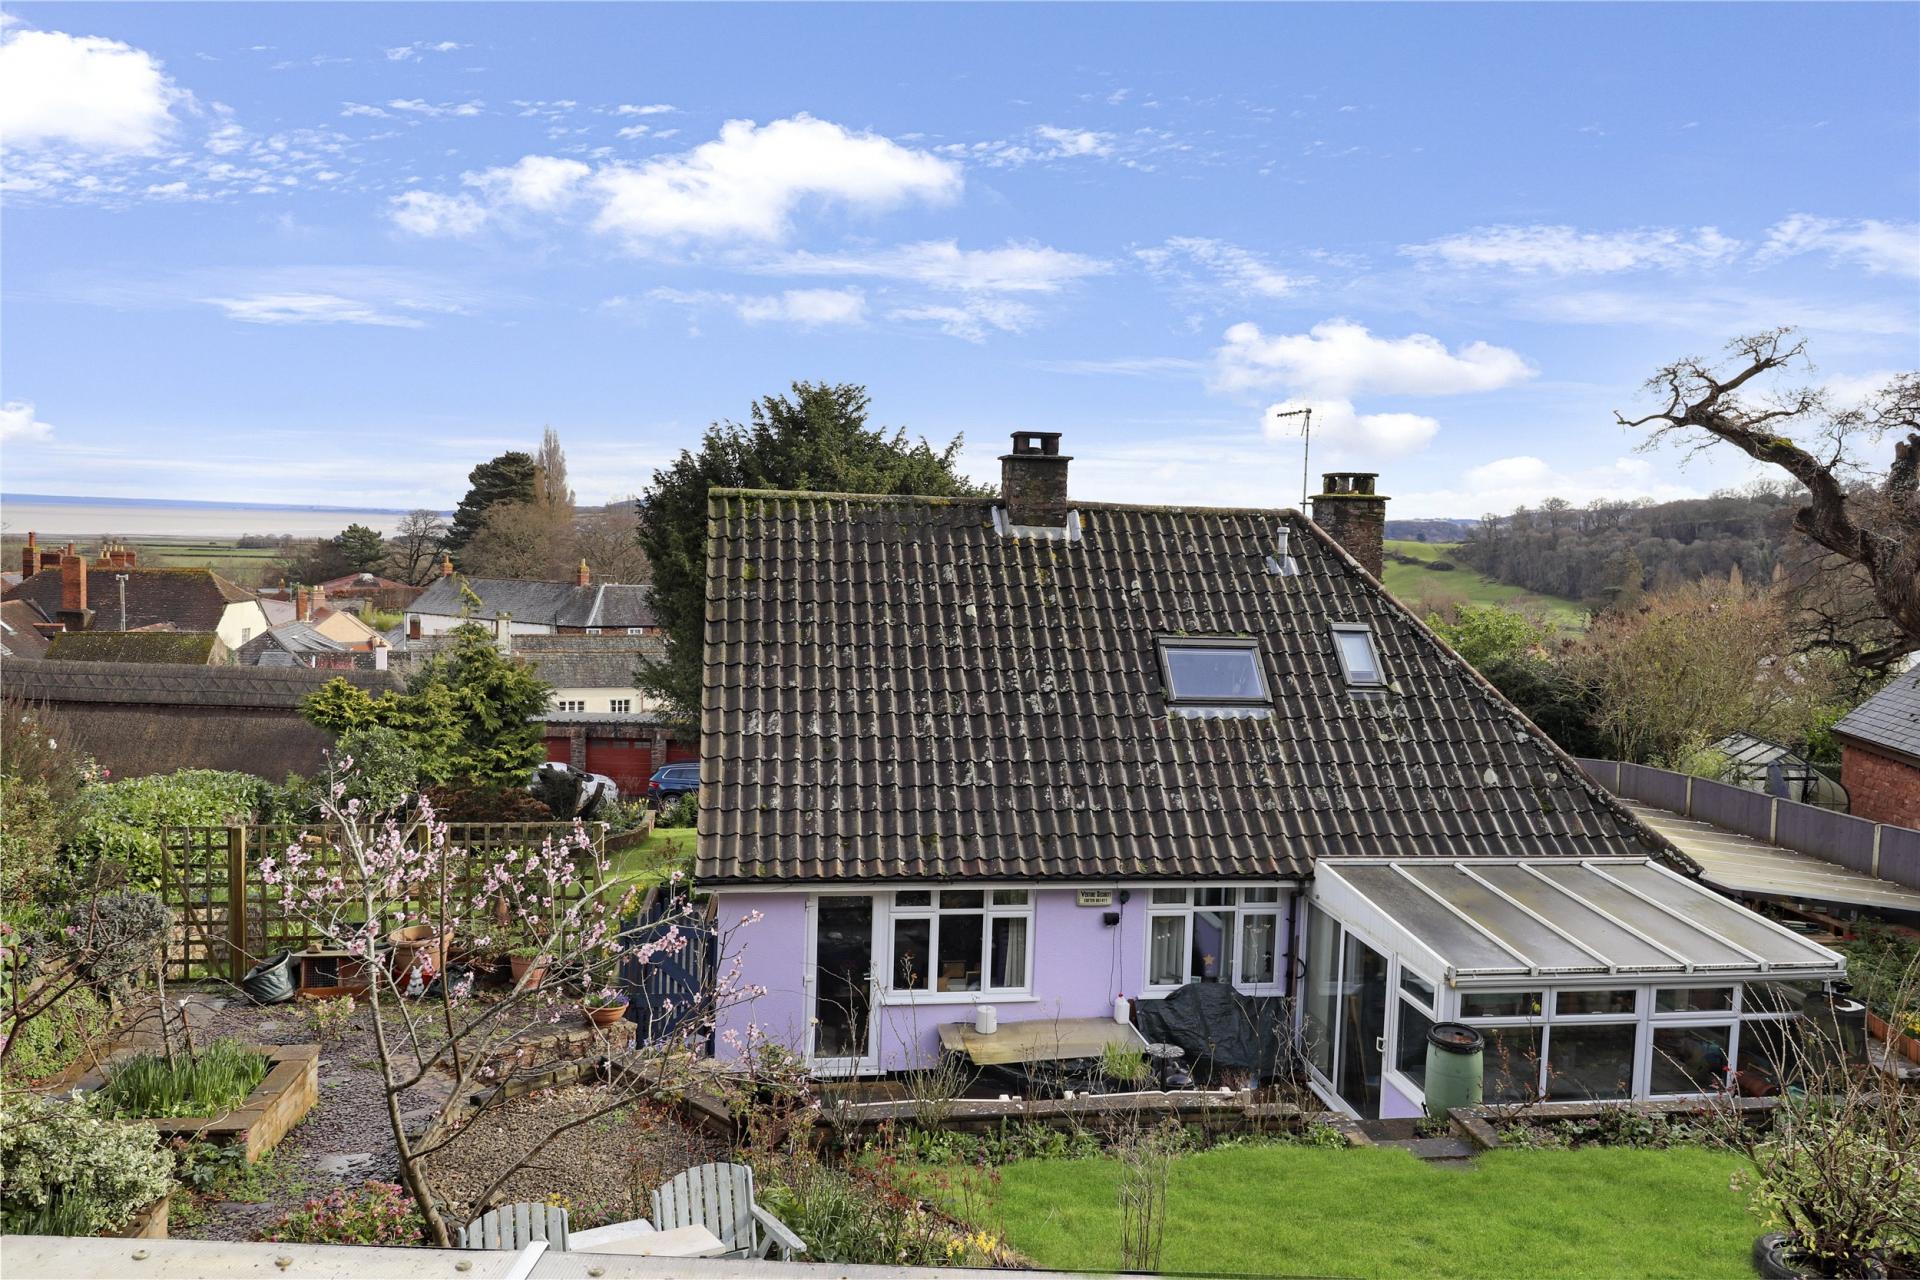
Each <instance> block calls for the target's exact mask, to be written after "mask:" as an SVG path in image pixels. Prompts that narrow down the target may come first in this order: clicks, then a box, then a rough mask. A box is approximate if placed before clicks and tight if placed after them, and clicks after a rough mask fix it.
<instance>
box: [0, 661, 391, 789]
mask: <svg viewBox="0 0 1920 1280" xmlns="http://www.w3.org/2000/svg"><path fill="white" fill-rule="evenodd" d="M330 679H344V680H348V681H351V682H352V683H354V684H357V685H360V686H361V687H362V688H365V689H367V690H368V691H369V692H372V693H375V694H379V693H383V692H386V691H388V690H390V689H394V688H397V687H398V685H397V683H396V682H395V681H393V680H392V678H391V677H389V676H388V674H387V673H386V672H384V671H304V670H299V669H290V670H273V669H270V668H264V667H193V666H182V665H166V664H149V663H131V662H52V661H48V660H46V659H21V660H18V661H13V662H9V663H7V666H6V673H5V680H6V688H7V692H8V693H9V694H10V695H13V696H15V697H18V698H22V699H25V700H27V701H29V702H37V703H47V704H49V705H51V706H55V707H58V708H59V709H60V711H61V712H62V713H63V714H64V715H65V717H66V719H67V720H68V721H69V722H70V723H72V725H73V727H74V730H75V732H77V733H78V734H79V735H80V739H81V741H82V742H83V743H84V744H85V747H86V751H87V753H88V754H89V755H91V756H92V757H93V758H94V759H95V760H96V761H98V762H99V764H100V765H101V767H103V768H105V769H107V770H109V771H110V772H111V773H112V774H113V776H114V777H130V776H138V775H142V774H150V773H172V772H173V771H174V770H176V769H234V770H238V771H240V772H242V773H251V774H253V775H255V776H257V777H261V778H266V779H268V780H270V781H273V782H279V781H281V780H283V779H284V778H285V777H286V776H287V774H289V773H299V774H303V775H311V774H314V773H318V772H320V770H322V769H323V768H325V766H326V751H327V749H328V748H329V747H331V746H332V745H333V735H332V734H330V733H328V732H326V731H325V730H323V729H319V728H316V727H315V726H313V725H312V724H309V723H308V722H307V721H306V720H305V719H304V718H303V717H302V716H301V714H300V702H301V700H302V699H303V698H305V697H306V696H307V695H308V694H310V693H312V692H314V690H316V689H318V688H320V686H321V685H323V684H325V683H326V682H327V681H328V680H330Z"/></svg>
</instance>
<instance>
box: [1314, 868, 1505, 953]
mask: <svg viewBox="0 0 1920 1280" xmlns="http://www.w3.org/2000/svg"><path fill="white" fill-rule="evenodd" d="M1331 874H1334V875H1337V876H1339V878H1340V879H1342V880H1345V881H1346V882H1347V883H1348V884H1350V885H1352V886H1353V887H1354V888H1355V889H1358V890H1359V891H1360V892H1361V893H1364V894H1366V895H1367V897H1368V899H1369V900H1371V901H1372V903H1373V905H1375V906H1376V907H1379V908H1380V910H1381V911H1382V912H1384V913H1385V914H1386V915H1387V916H1388V917H1389V918H1390V919H1392V921H1393V922H1394V923H1395V924H1397V925H1399V926H1400V927H1401V928H1403V929H1405V930H1407V932H1409V933H1411V934H1412V935H1413V936H1414V937H1416V938H1418V939H1420V941H1421V942H1423V943H1425V944H1426V945H1427V947H1428V948H1429V949H1430V950H1432V951H1433V952H1434V954H1436V955H1438V956H1439V957H1440V958H1441V959H1442V960H1445V961H1447V962H1448V963H1449V964H1451V965H1453V966H1454V968H1456V969H1466V970H1474V971H1486V970H1493V971H1496V972H1497V971H1499V970H1502V969H1524V968H1525V967H1526V966H1525V965H1523V964H1521V963H1520V961H1519V960H1518V959H1517V958H1516V957H1515V956H1513V955H1512V954H1510V953H1509V952H1506V951H1503V950H1501V949H1500V947H1498V946H1497V945H1495V944H1494V943H1492V942H1489V941H1488V940H1487V939H1486V938H1485V937H1483V936H1481V935H1480V934H1478V933H1475V932H1474V931H1473V930H1472V929H1470V928H1468V927H1467V926H1466V924H1464V923H1463V922H1462V921H1461V920H1460V918H1459V917H1458V916H1456V915H1454V914H1453V913H1452V912H1451V911H1448V910H1447V909H1446V908H1445V907H1443V906H1441V905H1440V904H1439V903H1437V902H1435V901H1434V900H1433V899H1432V898H1429V897H1428V896H1427V895H1426V894H1424V893H1422V892H1420V890H1419V889H1417V888H1415V887H1414V886H1413V885H1410V884H1408V883H1407V882H1406V881H1405V880H1403V879H1401V878H1400V876H1399V874H1398V873H1396V872H1395V871H1393V870H1392V869H1391V868H1388V867H1355V866H1342V867H1339V868H1337V869H1334V870H1333V871H1332V872H1331Z"/></svg>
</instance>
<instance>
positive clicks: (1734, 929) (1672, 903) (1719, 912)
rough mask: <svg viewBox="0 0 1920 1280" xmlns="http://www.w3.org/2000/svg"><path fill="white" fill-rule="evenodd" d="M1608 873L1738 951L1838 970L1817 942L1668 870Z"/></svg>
mask: <svg viewBox="0 0 1920 1280" xmlns="http://www.w3.org/2000/svg"><path fill="white" fill-rule="evenodd" d="M1607 874H1608V875H1610V876H1613V877H1614V878H1615V879H1617V880H1619V881H1620V882H1621V883H1622V884H1626V885H1630V886H1632V887H1633V888H1634V889H1637V890H1639V891H1640V892H1641V893H1644V894H1646V895H1647V896H1648V897H1649V898H1653V899H1655V900H1656V901H1658V902H1662V903H1665V904H1666V905H1667V906H1669V907H1672V908H1673V909H1674V910H1676V911H1678V912H1680V914H1682V915H1684V916H1686V917H1687V919H1689V920H1692V921H1695V922H1696V923H1698V924H1700V925H1701V926H1702V927H1703V928H1707V929H1711V930H1712V931H1713V932H1714V933H1717V934H1719V935H1720V936H1721V937H1723V938H1725V939H1726V940H1727V941H1728V942H1731V943H1733V944H1734V945H1735V946H1737V947H1745V948H1746V949H1747V950H1748V951H1751V952H1753V953H1754V954H1755V955H1757V956H1760V957H1761V958H1763V959H1765V960H1766V961H1768V962H1769V963H1772V964H1793V965H1807V966H1809V967H1812V968H1820V969H1829V968H1833V967H1834V964H1835V962H1834V961H1833V960H1831V959H1829V958H1828V957H1827V956H1825V955H1824V954H1822V953H1821V952H1820V951H1819V950H1817V949H1815V947H1814V946H1813V944H1812V943H1808V942H1802V941H1800V940H1799V939H1798V938H1796V937H1794V936H1793V935H1792V934H1788V933H1781V932H1779V931H1777V930H1775V929H1774V928H1773V927H1772V926H1771V925H1769V924H1768V923H1767V922H1766V921H1765V920H1763V919H1761V918H1760V917H1759V916H1757V915H1755V914H1754V913H1753V912H1751V911H1748V910H1746V909H1745V908H1744V907H1739V906H1735V905H1734V904H1733V903H1731V902H1729V901H1727V900H1726V899H1725V898H1722V897H1721V896H1720V895H1718V894H1716V893H1713V892H1712V891H1710V890H1707V889H1701V888H1697V887H1695V886H1694V885H1692V884H1689V883H1687V882H1685V881H1682V880H1677V879H1675V878H1674V877H1673V876H1671V875H1668V874H1667V873H1666V872H1664V871H1660V870H1658V869H1656V868H1654V867H1650V866H1647V865H1645V864H1631V865H1627V866H1618V867H1608V868H1607ZM1654 936H1655V937H1659V938H1660V939H1661V941H1663V942H1664V941H1665V940H1666V939H1665V937H1664V936H1663V935H1660V934H1656V935H1654ZM1673 945H1674V947H1675V948H1676V949H1677V950H1679V951H1680V952H1681V953H1682V954H1687V953H1688V952H1690V951H1691V949H1692V946H1693V944H1692V942H1691V941H1687V942H1676V943H1674V944H1673Z"/></svg>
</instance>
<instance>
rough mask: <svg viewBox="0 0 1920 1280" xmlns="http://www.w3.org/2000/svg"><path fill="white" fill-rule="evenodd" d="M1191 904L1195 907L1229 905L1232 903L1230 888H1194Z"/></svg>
mask: <svg viewBox="0 0 1920 1280" xmlns="http://www.w3.org/2000/svg"><path fill="white" fill-rule="evenodd" d="M1193 893H1194V898H1193V904H1194V905H1195V906H1197V907H1230V906H1232V905H1233V897H1234V894H1233V890H1231V889H1195V890H1194V891H1193Z"/></svg>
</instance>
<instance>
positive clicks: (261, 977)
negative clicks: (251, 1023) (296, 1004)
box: [240, 951, 293, 1004]
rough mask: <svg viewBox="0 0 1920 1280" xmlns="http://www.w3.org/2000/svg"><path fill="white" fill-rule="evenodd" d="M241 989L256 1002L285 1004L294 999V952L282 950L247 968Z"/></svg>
mask: <svg viewBox="0 0 1920 1280" xmlns="http://www.w3.org/2000/svg"><path fill="white" fill-rule="evenodd" d="M240 989H241V990H242V991H244V992H246V993H247V999H249V1000H251V1001H253V1002H254V1003H255V1004H284V1003H285V1002H287V1001H288V1000H291V999H293V952H291V951H282V952H281V953H280V954H279V955H277V956H274V957H273V958H272V959H271V960H263V961H261V962H260V963H259V964H257V965H255V966H253V968H251V969H249V970H247V972H246V975H245V976H244V977H242V978H241V979H240Z"/></svg>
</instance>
